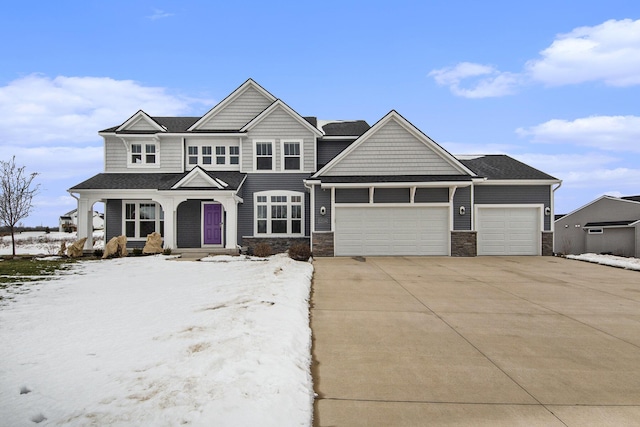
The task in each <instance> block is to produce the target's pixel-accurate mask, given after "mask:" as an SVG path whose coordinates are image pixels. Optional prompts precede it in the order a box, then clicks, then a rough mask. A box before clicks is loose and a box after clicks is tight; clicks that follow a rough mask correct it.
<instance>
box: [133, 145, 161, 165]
mask: <svg viewBox="0 0 640 427" xmlns="http://www.w3.org/2000/svg"><path fill="white" fill-rule="evenodd" d="M158 154H159V153H158V146H157V144H156V143H153V142H145V143H139V142H136V143H133V144H131V149H130V154H129V164H130V165H132V166H157V165H159V164H160V162H159V161H158Z"/></svg>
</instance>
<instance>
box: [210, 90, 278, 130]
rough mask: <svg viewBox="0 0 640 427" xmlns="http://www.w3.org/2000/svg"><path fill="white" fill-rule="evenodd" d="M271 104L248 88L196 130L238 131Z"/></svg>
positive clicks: (258, 93)
mask: <svg viewBox="0 0 640 427" xmlns="http://www.w3.org/2000/svg"><path fill="white" fill-rule="evenodd" d="M271 104H272V101H271V100H269V99H267V98H265V96H264V95H263V94H261V93H260V92H258V91H257V90H256V89H255V88H252V87H248V88H247V89H246V90H245V91H244V92H242V93H241V94H239V95H238V96H237V97H236V98H235V99H234V100H232V101H231V102H230V103H229V104H228V105H226V106H225V107H224V108H223V109H222V110H220V111H219V112H218V113H217V114H215V115H214V116H213V117H211V118H209V120H208V121H207V122H205V123H203V124H202V125H201V126H199V127H198V129H200V130H239V129H240V128H242V127H243V126H244V125H246V124H247V123H249V122H250V121H251V120H252V119H253V118H254V117H256V116H257V115H258V114H260V113H261V112H262V111H264V110H265V109H266V108H267V107H268V106H269V105H271Z"/></svg>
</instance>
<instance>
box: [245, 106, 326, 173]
mask: <svg viewBox="0 0 640 427" xmlns="http://www.w3.org/2000/svg"><path fill="white" fill-rule="evenodd" d="M261 138H264V139H265V140H267V141H275V142H274V147H273V155H274V158H273V161H274V163H275V170H276V171H282V165H281V163H282V162H281V160H282V152H281V148H282V147H281V141H282V140H283V139H284V140H299V141H301V142H302V147H301V153H302V161H303V166H302V167H303V170H304V171H306V172H314V171H315V169H316V165H315V155H314V154H315V143H316V138H315V135H314V134H313V132H311V131H310V130H309V129H308V128H306V127H305V126H304V125H302V124H301V123H300V122H298V121H297V120H296V119H294V118H293V117H291V115H290V114H289V113H287V112H286V111H285V110H284V109H283V108H276V109H275V110H273V111H272V112H271V114H269V116H268V117H265V118H264V119H262V121H260V123H258V124H257V125H256V126H254V127H253V128H251V130H250V131H249V132H247V138H246V139H245V140H244V141H243V145H242V160H243V162H242V170H243V171H244V172H249V171H253V148H254V147H253V144H254V141H257V140H259V139H261Z"/></svg>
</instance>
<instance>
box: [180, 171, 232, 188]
mask: <svg viewBox="0 0 640 427" xmlns="http://www.w3.org/2000/svg"><path fill="white" fill-rule="evenodd" d="M194 183H195V184H198V185H194ZM228 186H229V184H227V183H226V182H224V181H223V180H222V179H220V178H218V177H215V176H213V175H210V174H208V173H207V171H205V170H204V169H202V167H200V166H199V165H198V166H196V167H194V168H193V169H191V171H189V173H187V174H186V175H185V176H183V177H182V178H180V180H179V181H178V182H176V183H175V184H174V185H173V186H172V187H171V189H172V190H176V189H178V188H211V189H218V190H224V189H226V188H227V187H228Z"/></svg>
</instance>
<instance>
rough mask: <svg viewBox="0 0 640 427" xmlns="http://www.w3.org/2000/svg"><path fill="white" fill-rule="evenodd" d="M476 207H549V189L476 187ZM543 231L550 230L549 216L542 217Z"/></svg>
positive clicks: (539, 187)
mask: <svg viewBox="0 0 640 427" xmlns="http://www.w3.org/2000/svg"><path fill="white" fill-rule="evenodd" d="M474 202H475V204H476V205H483V204H496V205H501V204H505V205H517V204H529V203H531V204H543V205H544V206H545V207H550V206H551V187H550V186H548V185H477V186H476V187H475V189H474ZM544 229H545V231H549V230H551V216H550V215H545V216H544Z"/></svg>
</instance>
